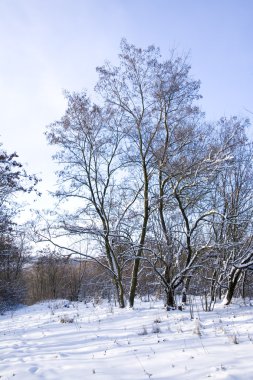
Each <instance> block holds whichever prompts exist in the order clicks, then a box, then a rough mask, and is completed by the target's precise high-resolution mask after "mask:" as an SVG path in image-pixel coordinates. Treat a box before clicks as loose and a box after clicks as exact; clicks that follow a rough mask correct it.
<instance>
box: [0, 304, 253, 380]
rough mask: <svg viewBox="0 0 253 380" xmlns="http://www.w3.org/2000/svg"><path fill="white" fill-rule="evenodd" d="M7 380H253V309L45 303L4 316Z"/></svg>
mask: <svg viewBox="0 0 253 380" xmlns="http://www.w3.org/2000/svg"><path fill="white" fill-rule="evenodd" d="M0 339H1V346H0V379H1V380H3V379H4V380H6V379H17V380H18V379H22V380H23V379H24V380H31V379H32V380H35V379H41V380H43V379H46V380H50V379H52V380H58V379H59V380H79V379H82V380H86V379H87V380H88V379H89V380H90V379H92V380H93V379H94V380H112V379H114V380H128V379H132V380H144V379H152V380H167V379H173V380H179V379H180V380H184V379H194V380H198V379H200V380H201V379H205V378H213V379H231V380H232V379H233V380H235V379H242V380H252V379H253V360H252V359H253V344H252V343H253V306H252V305H250V301H248V302H247V303H246V304H245V302H242V301H239V300H237V301H235V302H234V303H233V304H232V305H230V306H226V307H225V306H224V305H222V304H216V306H215V309H214V311H211V312H204V311H203V310H202V308H201V304H200V303H198V302H196V303H195V305H194V318H193V319H191V315H190V312H189V307H187V306H186V308H185V310H183V311H179V310H173V311H167V310H166V309H165V308H164V307H163V305H162V302H160V301H152V302H141V301H140V300H139V301H138V302H136V305H135V307H134V308H133V309H130V308H126V309H119V308H117V307H115V306H112V305H110V304H108V303H102V304H98V305H95V306H94V304H92V303H88V304H85V303H81V302H68V301H64V300H56V301H45V302H43V303H39V304H35V305H33V306H23V307H20V308H19V309H18V310H16V311H15V312H12V313H11V312H8V313H5V314H4V315H1V316H0Z"/></svg>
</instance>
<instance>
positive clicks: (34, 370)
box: [29, 366, 39, 373]
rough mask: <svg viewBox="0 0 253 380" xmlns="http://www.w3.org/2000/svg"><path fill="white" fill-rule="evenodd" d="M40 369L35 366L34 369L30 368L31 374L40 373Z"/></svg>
mask: <svg viewBox="0 0 253 380" xmlns="http://www.w3.org/2000/svg"><path fill="white" fill-rule="evenodd" d="M38 369H39V368H38V367H36V366H33V367H30V368H29V372H30V373H35V372H37V371H38Z"/></svg>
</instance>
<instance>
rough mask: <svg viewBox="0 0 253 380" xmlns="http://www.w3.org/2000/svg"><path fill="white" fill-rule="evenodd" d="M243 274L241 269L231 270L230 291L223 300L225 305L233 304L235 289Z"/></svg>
mask: <svg viewBox="0 0 253 380" xmlns="http://www.w3.org/2000/svg"><path fill="white" fill-rule="evenodd" d="M241 273H242V269H239V268H233V269H232V270H231V272H230V274H229V280H228V290H227V293H226V295H225V298H224V300H223V304H224V305H229V304H230V303H231V301H232V298H233V295H234V291H235V288H236V286H237V283H238V281H239V279H240V277H241Z"/></svg>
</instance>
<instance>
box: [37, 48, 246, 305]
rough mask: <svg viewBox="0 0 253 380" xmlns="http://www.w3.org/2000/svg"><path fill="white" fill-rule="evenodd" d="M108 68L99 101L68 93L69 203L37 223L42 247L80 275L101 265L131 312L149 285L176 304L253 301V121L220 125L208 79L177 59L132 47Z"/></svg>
mask: <svg viewBox="0 0 253 380" xmlns="http://www.w3.org/2000/svg"><path fill="white" fill-rule="evenodd" d="M97 72H98V78H99V79H98V82H97V85H96V87H95V94H96V99H97V101H96V103H94V102H92V100H91V98H90V97H89V96H88V95H87V93H86V92H79V93H76V92H74V93H70V92H66V93H65V95H66V99H67V102H68V104H67V108H66V111H65V114H64V115H63V116H62V118H61V119H60V120H58V121H56V122H54V123H52V124H51V125H49V126H48V127H47V131H46V137H47V140H48V142H49V144H51V145H54V146H55V147H56V152H57V153H56V154H55V155H54V160H56V161H57V162H58V163H59V167H60V170H59V171H58V172H57V175H58V191H57V192H56V193H55V196H56V198H57V199H58V200H59V201H60V204H66V207H65V209H64V208H63V207H62V208H61V209H59V210H58V211H57V213H56V215H54V216H53V218H52V217H51V219H50V221H49V220H47V222H46V223H45V218H43V223H44V224H43V223H42V222H41V223H39V222H38V221H37V222H36V225H35V226H34V234H35V236H36V238H37V240H38V241H47V242H48V243H50V244H52V246H53V247H54V249H56V250H57V252H58V253H60V255H61V258H62V260H65V262H68V263H71V267H73V265H74V264H73V263H74V261H76V262H78V263H79V264H78V265H80V262H81V263H82V265H84V263H86V264H87V263H88V264H87V265H89V268H93V269H94V268H95V267H96V268H100V269H99V271H102V273H103V274H104V278H106V283H107V284H108V285H110V286H113V289H114V293H115V294H116V299H117V302H118V304H119V306H120V307H124V306H125V305H126V302H128V304H129V305H130V306H131V307H132V306H133V305H134V300H135V297H136V296H137V295H138V294H140V293H141V292H143V290H144V289H146V290H145V291H147V293H148V292H149V290H150V289H152V292H157V289H158V288H159V289H160V290H161V291H162V293H163V294H164V295H165V303H166V305H167V307H168V308H174V307H175V306H176V302H177V300H176V296H177V295H178V294H181V297H182V302H186V300H187V295H189V294H198V295H201V296H205V297H206V299H207V297H209V301H210V305H211V304H212V303H214V302H215V300H216V298H217V297H219V298H221V297H223V299H224V303H225V304H229V303H230V302H231V300H232V297H233V295H234V293H235V291H237V290H238V289H241V290H242V293H241V294H243V295H245V294H247V295H249V294H251V295H252V289H251V287H250V284H251V280H252V269H253V245H252V237H253V235H252V211H253V204H252V179H253V177H252V174H253V172H252V153H253V150H252V142H251V141H250V139H249V138H248V136H247V129H248V127H249V126H250V123H249V120H247V119H245V118H240V117H237V116H232V117H229V118H226V117H222V118H221V119H220V120H218V121H217V122H212V123H210V122H208V121H207V120H206V119H205V115H204V114H203V112H202V111H201V109H200V107H199V99H200V98H201V95H200V82H199V81H197V80H195V79H193V78H192V77H191V74H190V65H189V63H188V62H187V59H186V58H185V57H180V56H176V53H175V52H172V53H171V56H170V58H169V59H166V60H163V58H162V57H161V54H160V51H159V49H157V48H155V47H154V46H150V47H148V48H147V49H139V48H137V47H135V46H134V45H131V44H129V43H128V42H127V41H126V40H122V42H121V50H120V54H119V63H118V65H112V64H111V63H109V62H107V63H105V64H104V66H101V67H98V68H97ZM51 214H52V213H51ZM96 270H97V269H96ZM66 276H67V275H66ZM110 286H109V288H110Z"/></svg>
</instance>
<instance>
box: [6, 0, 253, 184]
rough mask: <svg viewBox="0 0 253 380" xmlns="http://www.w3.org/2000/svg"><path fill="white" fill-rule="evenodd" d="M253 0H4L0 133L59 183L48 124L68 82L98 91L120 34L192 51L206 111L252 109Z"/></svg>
mask: <svg viewBox="0 0 253 380" xmlns="http://www.w3.org/2000/svg"><path fill="white" fill-rule="evenodd" d="M252 19H253V1H252V0H0V141H1V142H3V144H4V146H5V148H6V149H8V150H9V151H14V150H15V151H17V152H18V153H19V155H20V160H21V161H22V162H27V165H28V168H29V171H30V172H33V173H41V174H40V175H41V177H42V179H43V184H42V189H43V190H46V189H49V188H51V189H52V184H53V182H54V177H53V174H52V173H53V171H54V170H55V169H56V168H55V166H54V165H53V164H52V162H51V159H50V156H51V153H52V150H51V148H49V147H48V146H47V143H46V140H45V137H44V135H43V132H44V130H45V126H46V125H47V124H49V123H50V122H53V121H54V120H56V119H58V118H59V117H60V116H61V115H62V114H63V112H64V108H65V101H64V98H63V95H62V91H63V89H67V90H70V91H74V90H77V91H78V90H81V89H88V90H89V91H92V89H93V87H94V84H95V82H96V79H97V75H96V71H95V68H96V66H98V65H102V64H103V62H104V60H110V61H113V62H117V54H118V52H119V44H120V40H121V38H122V37H126V38H127V40H128V41H129V42H131V43H134V44H136V45H137V46H139V47H146V46H147V45H150V44H155V45H156V46H159V47H160V48H161V52H162V55H163V56H164V57H165V58H166V56H169V50H170V49H172V48H175V49H177V51H178V53H179V54H182V53H189V61H190V63H191V65H192V71H191V73H192V75H193V76H194V77H195V78H196V79H200V80H201V82H202V86H201V93H202V95H203V100H202V108H203V110H204V111H205V112H206V115H207V118H208V119H211V120H214V119H217V118H219V117H221V116H224V115H228V116H229V115H232V114H239V115H242V116H249V117H252V119H253V115H251V114H249V113H247V111H246V109H249V110H251V111H252V112H253V91H252V90H253V43H252V41H253V22H252Z"/></svg>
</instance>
